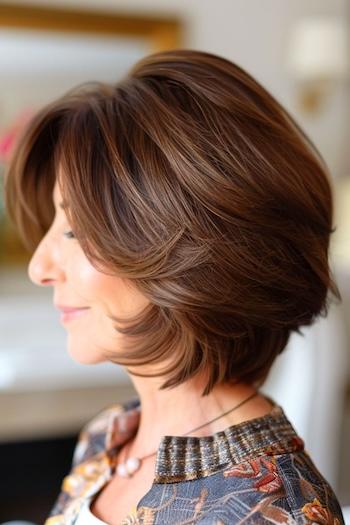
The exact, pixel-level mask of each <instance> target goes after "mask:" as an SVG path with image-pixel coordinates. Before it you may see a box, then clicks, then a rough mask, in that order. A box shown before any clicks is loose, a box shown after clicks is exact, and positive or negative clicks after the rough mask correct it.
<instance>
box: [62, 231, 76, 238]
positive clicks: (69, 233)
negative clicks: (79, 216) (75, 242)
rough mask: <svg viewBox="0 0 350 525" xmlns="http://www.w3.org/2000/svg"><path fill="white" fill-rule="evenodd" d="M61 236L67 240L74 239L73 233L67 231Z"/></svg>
mask: <svg viewBox="0 0 350 525" xmlns="http://www.w3.org/2000/svg"><path fill="white" fill-rule="evenodd" d="M63 235H64V236H65V237H66V238H67V239H75V235H74V233H73V232H72V231H71V230H69V231H66V232H63Z"/></svg>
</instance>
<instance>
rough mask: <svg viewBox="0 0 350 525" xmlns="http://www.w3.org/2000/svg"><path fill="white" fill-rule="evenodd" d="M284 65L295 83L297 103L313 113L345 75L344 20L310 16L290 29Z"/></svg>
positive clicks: (346, 63) (346, 55)
mask: <svg viewBox="0 0 350 525" xmlns="http://www.w3.org/2000/svg"><path fill="white" fill-rule="evenodd" d="M287 67H288V69H289V70H290V71H291V73H292V74H293V76H294V77H295V78H296V79H297V82H298V105H299V106H300V109H301V110H302V111H303V112H304V113H305V112H307V113H316V112H319V111H320V110H321V108H322V107H324V105H325V102H326V100H327V99H328V98H329V96H330V94H331V93H332V92H333V90H334V88H335V86H336V85H337V84H338V83H339V81H340V80H343V79H345V78H346V77H347V76H348V74H349V50H348V30H347V24H346V22H345V20H343V19H339V18H329V17H317V18H315V17H312V18H306V19H303V20H301V21H299V22H298V23H297V24H296V26H295V27H294V29H293V30H292V33H291V37H290V42H289V48H288V55H287Z"/></svg>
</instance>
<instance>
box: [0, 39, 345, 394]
mask: <svg viewBox="0 0 350 525" xmlns="http://www.w3.org/2000/svg"><path fill="white" fill-rule="evenodd" d="M56 178H58V180H59V182H60V185H61V188H62V190H61V191H62V193H63V198H64V201H65V202H66V204H67V205H68V208H67V210H66V213H67V218H68V220H69V223H70V226H71V227H72V229H73V232H74V234H75V236H76V237H77V242H79V243H80V244H81V247H82V249H83V250H84V252H85V254H86V256H87V257H88V258H89V260H90V261H91V263H92V264H93V265H94V266H95V267H96V268H97V269H100V270H101V271H104V272H105V273H109V274H112V275H116V276H121V277H123V278H126V279H130V280H131V281H132V283H133V285H134V286H135V287H137V289H138V290H139V291H140V292H141V293H143V294H144V295H145V296H146V297H147V298H148V299H149V301H150V305H148V306H147V308H146V309H145V310H144V311H143V312H142V313H141V314H140V315H139V316H136V317H134V318H133V319H129V321H128V322H126V320H124V322H123V320H121V319H120V318H115V320H116V321H117V322H119V325H118V326H117V329H118V330H119V332H121V333H124V334H126V336H127V337H126V339H125V348H124V351H123V353H120V354H118V355H115V354H113V355H110V356H109V358H110V360H111V361H114V362H116V363H119V364H122V365H124V366H131V365H132V366H136V367H137V366H138V365H150V364H151V365H154V364H156V363H158V364H161V363H162V362H163V361H164V362H166V363H167V367H166V368H165V369H162V375H164V377H165V381H164V382H163V383H162V387H161V388H170V387H172V386H175V385H178V384H180V383H182V382H184V381H185V380H187V379H188V378H190V377H192V376H194V374H196V373H197V372H199V371H209V373H208V382H207V384H206V387H205V389H204V391H203V393H202V394H203V395H206V394H208V393H209V392H210V391H211V389H212V388H213V386H214V385H215V384H217V383H220V382H234V381H237V380H240V381H245V382H248V383H252V384H255V385H256V384H262V382H263V381H264V380H265V378H266V376H267V374H268V372H269V369H270V367H271V365H272V363H273V361H274V359H275V358H276V356H277V355H278V354H280V353H281V352H282V350H283V349H284V348H285V347H286V344H287V342H288V339H289V337H290V334H291V332H293V331H294V332H298V333H301V332H300V327H301V326H303V325H310V324H312V323H313V322H314V321H315V319H316V318H317V317H318V316H319V315H321V316H326V315H327V313H328V307H329V303H330V296H329V292H330V293H332V294H333V297H335V298H337V299H341V296H340V292H339V290H338V288H337V285H336V283H335V282H334V281H333V278H332V274H331V271H330V267H329V260H328V251H329V242H330V235H331V233H333V232H334V230H335V228H332V217H333V202H332V191H331V186H330V178H329V175H328V172H327V168H326V167H325V165H324V162H323V160H322V158H321V157H320V155H319V154H318V152H317V150H316V149H315V147H314V146H313V145H312V144H311V142H310V141H309V139H308V138H307V137H306V136H305V134H304V133H303V132H302V131H301V129H300V128H299V127H298V125H297V124H296V123H295V121H294V120H293V119H292V117H291V116H290V115H289V114H288V113H287V111H286V110H285V109H284V108H283V107H282V106H281V105H280V104H279V103H278V102H277V101H276V100H275V99H274V98H273V97H272V96H271V95H270V94H269V93H268V92H267V91H266V90H265V89H264V88H263V87H262V86H261V85H260V84H259V83H258V82H257V81H256V80H254V79H253V78H252V77H251V76H250V75H249V74H248V73H247V72H245V71H244V70H243V69H242V68H241V67H239V66H237V65H236V64H234V63H232V62H230V61H229V60H226V59H224V58H222V57H219V56H216V55H214V54H210V53H206V52H200V51H196V50H189V49H175V50H171V51H165V52H158V53H154V54H152V55H149V56H146V57H145V58H143V59H141V60H140V61H139V62H137V63H136V65H134V66H133V67H132V68H131V69H130V70H129V72H128V74H127V75H126V76H125V77H124V78H122V79H121V80H120V81H118V82H117V83H115V84H105V83H100V82H91V83H90V82H89V83H85V84H82V85H79V86H78V87H76V88H75V89H73V90H71V91H69V92H68V93H65V94H64V96H62V97H61V98H60V99H58V100H55V101H54V102H53V103H51V104H49V105H47V106H46V107H44V108H43V109H42V110H40V111H39V112H38V113H37V114H36V115H35V116H34V117H33V118H32V119H31V121H30V122H29V124H28V125H27V126H26V129H25V130H24V132H23V133H22V134H21V137H20V139H19V140H18V143H17V146H16V148H15V150H14V153H13V156H12V161H11V162H10V165H9V168H8V170H7V173H6V178H5V192H6V206H7V209H8V212H9V215H10V217H11V218H12V220H13V221H14V223H15V224H16V225H17V227H18V229H19V231H20V233H21V236H22V238H23V240H24V243H25V244H26V246H27V247H28V248H29V249H30V250H32V249H34V248H35V247H36V246H37V245H38V243H39V242H40V240H41V239H42V237H43V236H44V235H45V233H46V232H47V230H48V228H49V227H50V224H51V222H52V220H53V216H54V206H53V199H52V191H53V186H54V183H55V180H56ZM73 242H75V241H73ZM169 363H170V364H169ZM163 368H164V367H163ZM136 375H146V374H141V372H140V374H138V373H137V374H136ZM147 375H152V376H153V375H159V370H158V371H157V373H156V372H155V373H154V374H151V373H150V374H147Z"/></svg>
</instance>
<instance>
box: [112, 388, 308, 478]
mask: <svg viewBox="0 0 350 525" xmlns="http://www.w3.org/2000/svg"><path fill="white" fill-rule="evenodd" d="M265 398H266V399H268V400H269V401H270V402H271V403H272V405H273V408H272V409H271V411H270V412H269V413H268V414H265V415H264V416H261V417H257V418H254V419H250V420H248V421H243V422H242V423H238V424H235V425H232V426H230V427H228V428H226V429H225V430H222V431H219V432H215V433H214V434H212V435H210V436H201V437H194V436H163V437H162V438H161V440H160V444H159V446H158V450H157V452H156V466H155V479H154V482H155V483H171V482H176V481H183V480H191V479H197V478H201V477H205V476H209V475H211V474H214V473H215V472H217V471H219V470H222V469H223V468H225V467H228V466H232V465H234V464H238V463H242V462H243V461H248V462H249V461H251V460H256V458H257V456H262V455H275V454H283V453H288V452H295V451H300V450H304V441H303V440H302V439H301V438H300V437H299V436H298V434H297V432H296V431H295V429H294V427H293V426H292V424H291V423H290V421H289V420H288V418H287V417H286V414H285V413H284V410H283V408H282V407H281V406H280V405H278V404H277V403H276V402H275V401H274V400H273V399H272V398H270V397H269V396H267V395H265ZM121 406H122V409H121V410H118V411H117V413H113V412H112V413H111V415H110V418H109V421H108V430H107V434H106V438H105V450H106V452H107V457H108V458H109V460H110V464H111V466H112V465H113V466H114V464H113V458H114V457H115V456H116V453H117V452H118V450H119V449H120V448H121V446H122V445H123V444H124V443H125V442H126V441H127V440H128V439H130V438H131V437H132V436H133V435H134V434H135V433H136V431H137V428H138V424H139V420H140V408H141V407H140V400H139V398H138V397H135V398H133V399H131V400H129V401H127V402H126V403H123V404H122V405H121ZM119 407H120V405H119Z"/></svg>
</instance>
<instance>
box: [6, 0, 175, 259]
mask: <svg viewBox="0 0 350 525" xmlns="http://www.w3.org/2000/svg"><path fill="white" fill-rule="evenodd" d="M181 35H182V24H181V21H180V20H178V19H175V18H169V17H168V16H166V17H162V16H157V17H156V16H152V17H149V16H136V15H134V14H133V15H130V16H129V15H126V14H122V15H121V14H120V15H119V14H117V13H115V12H110V13H109V12H98V11H95V10H93V11H87V10H72V9H61V8H60V9H59V8H51V7H47V8H46V7H38V6H28V5H15V4H14V3H8V4H4V3H2V4H1V5H0V50H1V51H0V71H1V74H2V76H1V83H0V264H2V265H8V264H13V263H19V264H22V263H25V262H27V261H28V259H29V256H30V254H28V253H27V252H26V250H25V249H24V247H22V244H21V242H20V240H19V238H18V236H17V234H16V231H15V229H14V227H13V225H12V224H11V223H10V221H9V219H8V218H7V217H6V213H5V209H4V205H3V174H4V172H5V169H6V162H7V160H8V158H9V153H10V151H11V146H12V145H13V143H14V141H15V139H16V134H17V133H18V132H19V131H20V130H21V127H22V126H23V125H24V124H25V122H26V121H27V119H29V118H30V117H31V115H32V114H34V113H35V112H36V111H37V110H38V109H40V107H41V106H43V105H45V104H46V103H48V102H50V101H51V100H53V99H55V98H56V97H58V96H60V95H62V94H63V93H64V92H66V91H67V90H69V89H70V88H72V87H74V86H75V85H78V84H81V83H83V82H86V81H96V80H99V81H105V82H115V81H117V80H118V78H119V77H121V76H123V74H124V73H126V70H127V69H128V68H129V67H130V66H131V65H132V64H133V63H134V62H136V61H137V60H138V59H139V58H141V57H142V56H144V55H146V54H149V53H151V52H154V51H158V50H163V49H171V48H176V47H181V41H182V36H181Z"/></svg>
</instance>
